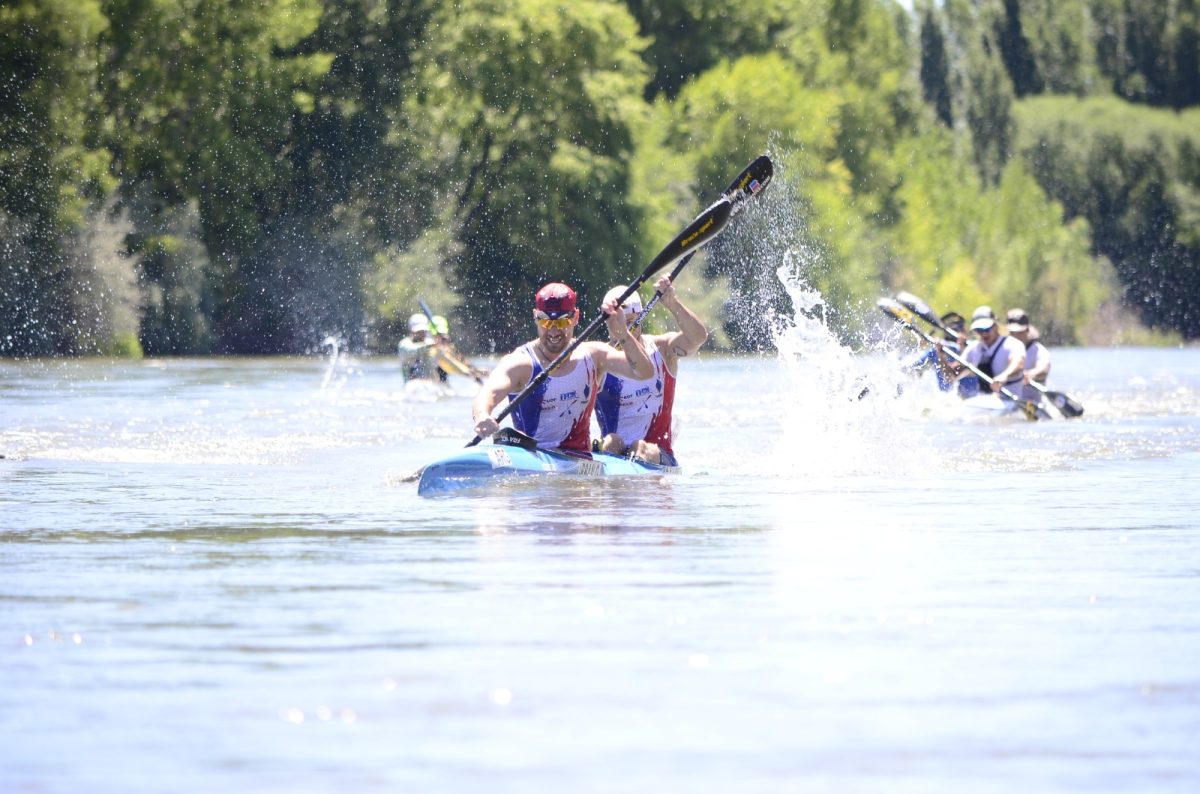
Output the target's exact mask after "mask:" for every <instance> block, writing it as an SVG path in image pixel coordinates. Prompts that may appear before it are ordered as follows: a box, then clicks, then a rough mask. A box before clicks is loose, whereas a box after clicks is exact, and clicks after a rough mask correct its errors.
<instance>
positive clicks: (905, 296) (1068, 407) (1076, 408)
mask: <svg viewBox="0 0 1200 794" xmlns="http://www.w3.org/2000/svg"><path fill="white" fill-rule="evenodd" d="M896 301H897V302H898V303H900V304H901V305H902V306H904V307H906V308H908V309H911V310H912V311H913V312H914V313H915V314H916V315H917V316H918V317H920V318H921V319H922V320H924V321H925V322H927V323H929V324H930V325H932V326H933V327H934V328H938V329H940V330H942V331H944V332H945V333H948V334H953V333H954V332H953V331H951V330H950V329H949V328H947V327H946V325H945V323H943V322H942V320H941V318H940V317H938V316H937V315H936V314H934V312H933V309H931V308H929V304H927V303H926V302H925V301H923V300H921V299H920V298H918V297H917V296H916V295H913V294H912V293H911V292H898V293H896ZM1029 385H1031V386H1033V388H1035V389H1037V390H1038V391H1040V392H1041V393H1042V394H1044V395H1046V398H1047V399H1049V400H1050V402H1051V403H1053V404H1054V407H1055V408H1057V409H1058V410H1059V413H1061V414H1062V415H1063V416H1065V417H1068V418H1074V417H1076V416H1083V405H1082V404H1081V403H1080V402H1078V401H1077V400H1073V399H1071V397H1069V396H1068V395H1066V394H1063V393H1062V392H1059V391H1051V390H1049V389H1047V388H1046V387H1045V386H1044V385H1042V384H1041V383H1038V382H1037V381H1036V380H1035V381H1030V382H1029Z"/></svg>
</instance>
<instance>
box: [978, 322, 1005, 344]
mask: <svg viewBox="0 0 1200 794" xmlns="http://www.w3.org/2000/svg"><path fill="white" fill-rule="evenodd" d="M975 333H976V334H978V335H979V339H980V341H982V342H983V343H984V344H985V345H990V344H992V343H993V342H995V341H996V337H997V336H999V335H1000V334H999V332H998V331H996V326H995V325H993V326H992V327H991V328H988V329H985V330H983V331H976V332H975Z"/></svg>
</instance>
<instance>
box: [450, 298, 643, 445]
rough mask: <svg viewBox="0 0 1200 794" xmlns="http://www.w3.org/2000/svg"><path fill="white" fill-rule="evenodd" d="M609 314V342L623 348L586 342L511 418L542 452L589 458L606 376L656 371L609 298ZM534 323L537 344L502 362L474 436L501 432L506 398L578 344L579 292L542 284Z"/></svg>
mask: <svg viewBox="0 0 1200 794" xmlns="http://www.w3.org/2000/svg"><path fill="white" fill-rule="evenodd" d="M603 309H604V313H605V314H607V315H608V334H609V339H610V340H612V342H613V344H620V345H621V349H620V350H618V349H617V348H616V347H614V346H613V345H612V344H607V343H605V342H591V341H588V342H583V343H581V344H580V345H579V346H578V347H576V348H575V349H574V350H573V351H572V352H571V355H570V356H569V357H568V358H567V359H566V360H564V361H563V362H562V363H561V364H559V365H558V367H556V368H555V369H554V371H553V372H551V373H550V376H549V377H548V378H546V379H545V380H544V381H543V382H542V383H541V384H540V385H539V386H538V388H537V389H535V390H534V391H533V392H532V393H531V394H529V395H527V396H526V397H525V399H523V400H522V401H521V403H520V404H519V405H517V407H516V408H515V409H514V410H513V412H512V414H511V416H512V420H513V427H515V428H516V429H517V430H520V431H521V432H522V433H525V434H526V435H529V436H532V437H533V438H534V439H535V440H536V441H537V444H538V446H539V447H541V448H543V449H562V450H567V451H572V452H580V453H585V454H587V453H590V451H591V445H592V440H591V423H592V408H593V406H594V405H595V402H596V390H597V384H598V383H599V381H600V379H601V378H603V377H604V375H605V374H607V373H613V374H615V375H619V376H621V377H624V378H635V379H637V380H642V379H645V378H649V377H650V376H651V375H653V374H654V366H653V365H652V364H651V363H650V359H649V357H647V355H646V351H645V349H644V348H643V347H642V346H641V345H639V344H630V339H631V337H630V335H629V328H628V327H627V326H626V324H625V313H624V312H623V311H622V310H621V309H620V308H619V307H618V305H617V302H616V300H614V299H612V298H611V297H610V299H609V300H607V301H605V302H604V305H603ZM533 320H534V323H535V325H536V328H537V339H534V340H532V341H530V342H526V343H525V344H523V345H521V346H520V347H518V348H517V349H516V350H514V351H513V352H511V353H509V354H508V355H506V356H504V358H502V359H500V363H499V364H497V365H496V368H495V369H494V370H492V373H491V375H489V376H488V378H487V380H485V381H484V383H483V387H482V388H481V389H480V390H479V394H478V395H477V396H476V397H475V402H474V404H473V406H472V416H473V418H474V421H475V434H476V435H477V436H479V437H481V438H486V437H488V436H490V435H492V434H493V433H495V432H496V431H497V430H499V429H500V425H499V423H498V422H496V420H495V419H494V418H492V411H493V410H495V408H496V406H497V405H499V404H500V402H501V401H502V400H504V399H505V398H506V397H507V398H508V399H512V398H514V397H516V395H517V394H518V393H519V392H520V391H521V390H522V389H524V388H525V387H526V386H528V385H529V383H530V381H532V380H533V379H534V378H535V377H536V376H537V375H538V373H540V372H542V371H543V370H544V369H545V368H546V367H547V366H549V365H550V363H551V362H552V361H554V359H555V358H557V357H558V356H559V354H560V353H562V352H563V351H564V350H566V349H567V348H568V347H569V346H570V345H571V340H572V338H573V337H574V336H575V326H577V325H578V324H579V308H578V307H577V306H576V305H575V291H574V290H573V289H571V288H570V287H568V286H567V285H566V284H560V283H558V282H551V283H550V284H547V285H546V286H544V287H542V288H541V289H540V290H538V292H537V296H536V298H535V299H534V308H533Z"/></svg>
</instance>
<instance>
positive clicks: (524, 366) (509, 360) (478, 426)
mask: <svg viewBox="0 0 1200 794" xmlns="http://www.w3.org/2000/svg"><path fill="white" fill-rule="evenodd" d="M532 375H533V365H532V364H531V363H530V362H529V359H528V357H527V356H524V355H522V354H520V353H509V354H508V355H507V356H505V357H504V358H502V359H500V363H499V364H497V365H496V368H495V369H494V370H492V372H491V374H490V375H488V376H487V378H486V379H485V380H484V381H483V385H482V386H481V387H480V388H479V393H478V394H476V395H475V401H474V402H473V403H472V404H471V418H472V420H473V421H474V422H475V435H477V436H479V437H480V438H487V437H488V436H490V435H492V434H493V433H495V432H496V431H497V430H499V429H500V423H499V422H497V421H496V420H495V419H493V418H492V411H493V410H495V408H496V406H497V405H499V404H500V402H501V401H502V400H504V399H505V398H506V397H507V396H508V395H510V394H512V393H514V392H518V391H520V390H521V389H523V388H525V384H527V383H528V382H529V378H530V377H531V376H532Z"/></svg>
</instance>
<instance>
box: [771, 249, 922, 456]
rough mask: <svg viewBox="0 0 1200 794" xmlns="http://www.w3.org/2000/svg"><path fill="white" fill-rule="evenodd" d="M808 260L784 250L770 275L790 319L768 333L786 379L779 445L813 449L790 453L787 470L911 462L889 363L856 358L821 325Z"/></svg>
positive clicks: (821, 309) (779, 319) (820, 301)
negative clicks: (788, 305)
mask: <svg viewBox="0 0 1200 794" xmlns="http://www.w3.org/2000/svg"><path fill="white" fill-rule="evenodd" d="M806 261H807V260H806V258H805V257H804V255H803V252H802V251H800V250H798V249H789V250H788V251H787V252H786V253H785V255H784V262H783V264H782V265H780V267H779V268H778V269H777V270H776V277H777V278H778V279H779V282H780V284H781V285H782V286H783V288H784V290H785V291H786V292H787V294H788V296H789V297H790V298H791V302H792V306H793V307H794V314H793V315H792V316H790V317H788V316H784V315H782V314H779V315H777V316H776V317H775V318H774V322H773V336H774V341H775V347H776V349H777V350H778V355H779V359H780V361H781V362H782V363H783V365H784V371H785V372H786V373H787V378H788V382H787V383H786V384H785V385H786V387H787V392H786V400H787V406H786V414H785V416H786V419H785V420H784V422H783V427H782V431H783V432H782V435H781V442H780V443H781V445H782V446H783V447H784V448H786V449H792V450H795V449H800V450H806V451H810V452H811V451H819V454H804V455H792V456H790V459H791V460H793V461H794V463H793V464H792V469H793V473H795V474H801V473H809V474H812V473H821V474H824V475H828V474H835V475H836V474H847V473H870V472H879V471H889V470H894V469H895V467H896V466H897V465H906V464H907V463H908V462H910V461H903V460H898V458H911V457H912V455H911V453H906V452H905V449H904V447H903V446H900V447H898V446H897V438H898V437H899V436H907V435H909V433H907V432H904V421H903V413H904V412H903V410H902V409H901V407H900V405H899V404H898V402H897V400H896V399H895V395H896V388H895V377H896V376H895V374H894V372H893V371H892V366H891V364H890V363H889V362H887V361H885V360H882V359H880V358H878V357H863V356H858V355H856V354H855V352H854V351H853V350H852V349H851V348H850V347H849V346H847V345H845V344H843V343H842V342H841V341H840V340H839V339H838V338H837V336H836V335H835V334H834V333H833V331H832V330H830V328H829V326H828V325H827V323H826V311H827V307H826V304H825V299H824V298H823V296H822V295H821V293H820V292H819V291H818V290H817V289H816V288H814V287H812V286H811V285H809V284H808V282H807V281H806V279H805V277H804V266H805V263H806Z"/></svg>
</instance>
